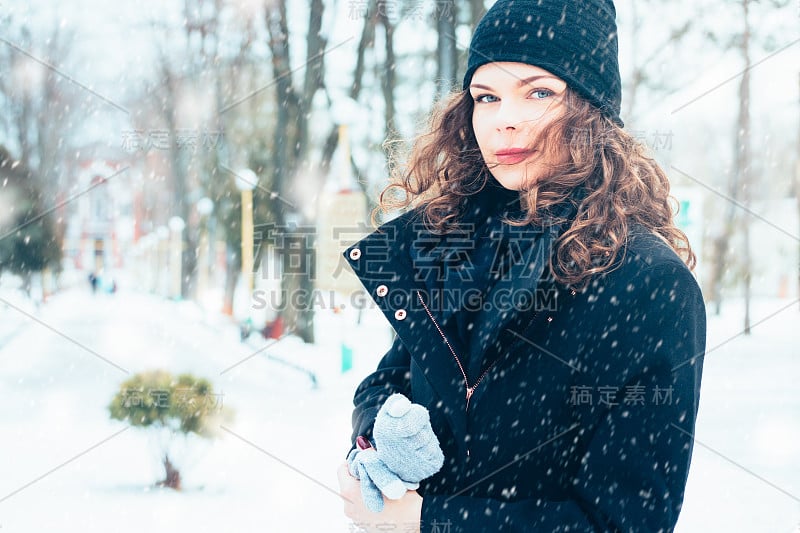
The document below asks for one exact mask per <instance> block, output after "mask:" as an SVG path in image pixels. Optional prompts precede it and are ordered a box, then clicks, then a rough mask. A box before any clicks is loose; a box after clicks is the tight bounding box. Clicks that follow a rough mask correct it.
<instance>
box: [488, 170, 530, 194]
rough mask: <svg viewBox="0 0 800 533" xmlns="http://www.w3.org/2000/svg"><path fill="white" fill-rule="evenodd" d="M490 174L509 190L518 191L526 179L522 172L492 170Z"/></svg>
mask: <svg viewBox="0 0 800 533" xmlns="http://www.w3.org/2000/svg"><path fill="white" fill-rule="evenodd" d="M492 176H494V179H496V180H497V182H498V183H499V184H500V185H502V186H503V187H504V188H506V189H508V190H510V191H519V190H520V189H522V187H523V185H524V184H525V183H526V182H527V181H528V179H527V178H526V177H525V174H524V173H522V172H508V171H505V172H503V171H500V172H492Z"/></svg>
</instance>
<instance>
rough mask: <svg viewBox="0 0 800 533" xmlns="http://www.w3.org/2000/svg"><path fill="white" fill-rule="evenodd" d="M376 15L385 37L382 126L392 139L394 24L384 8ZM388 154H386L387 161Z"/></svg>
mask: <svg viewBox="0 0 800 533" xmlns="http://www.w3.org/2000/svg"><path fill="white" fill-rule="evenodd" d="M378 13H379V15H378V17H379V21H380V23H381V26H383V29H384V33H385V37H386V38H385V39H384V49H385V53H386V64H385V65H384V69H383V72H384V75H383V78H382V79H381V89H382V90H383V109H384V121H385V124H384V127H385V128H386V134H385V138H386V140H393V139H395V138H396V137H397V131H396V129H395V120H394V114H395V109H394V89H395V85H396V82H395V80H396V76H395V65H396V62H395V56H394V26H393V25H392V22H391V21H390V20H389V17H388V16H387V15H386V10H385V9H379V10H378ZM388 157H389V155H388V154H387V163H388V162H389V161H388Z"/></svg>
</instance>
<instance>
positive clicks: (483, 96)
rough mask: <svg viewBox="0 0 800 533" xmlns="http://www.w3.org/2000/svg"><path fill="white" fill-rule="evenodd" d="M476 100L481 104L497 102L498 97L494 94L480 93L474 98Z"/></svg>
mask: <svg viewBox="0 0 800 533" xmlns="http://www.w3.org/2000/svg"><path fill="white" fill-rule="evenodd" d="M488 98H494V100H487V99H488ZM474 100H475V101H476V102H478V103H479V104H489V103H491V102H496V101H497V97H496V96H494V95H493V94H479V95H478V96H476V97H475V98H474Z"/></svg>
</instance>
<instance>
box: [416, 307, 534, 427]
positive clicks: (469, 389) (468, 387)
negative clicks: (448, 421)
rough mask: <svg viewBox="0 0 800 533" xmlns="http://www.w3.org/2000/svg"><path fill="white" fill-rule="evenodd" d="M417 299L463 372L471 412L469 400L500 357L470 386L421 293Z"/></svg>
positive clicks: (465, 374)
mask: <svg viewBox="0 0 800 533" xmlns="http://www.w3.org/2000/svg"><path fill="white" fill-rule="evenodd" d="M417 298H419V301H420V303H421V304H422V307H423V308H424V309H425V313H427V314H428V317H429V318H430V319H431V321H432V322H433V325H434V326H436V330H437V331H438V332H439V335H441V336H442V340H444V343H445V344H446V345H447V348H448V349H449V350H450V353H451V354H453V358H454V359H455V360H456V364H457V365H458V369H459V370H460V371H461V375H462V376H463V377H464V389H465V394H466V400H467V403H466V407H465V408H464V412H469V400H470V398H472V394H473V393H474V392H475V389H477V388H478V385H480V384H481V381H483V378H485V377H486V375H487V374H488V373H489V370H491V369H492V367H493V366H494V364H495V363H496V362H497V361H499V360H500V357H498V358H497V359H495V360H494V361H492V363H491V364H490V365H489V366H487V367H486V369H484V371H483V372H482V373H481V375H480V377H478V379H477V381H475V383H474V384H472V385H470V384H469V379H468V378H467V373H466V372H465V371H464V366H463V365H462V364H461V360H460V359H459V358H458V355H457V354H456V352H455V350H453V346H452V345H451V344H450V341H448V340H447V337H446V336H445V334H444V331H442V328H440V327H439V323H438V322H436V319H435V318H434V317H433V314H432V313H431V311H430V309H428V306H427V305H426V304H425V300H423V299H422V294H420V292H419V291H417ZM538 314H539V313H538V311H537V312H536V313H535V314H534V315H533V319H535V318H536V315H538ZM533 319H531V320H533Z"/></svg>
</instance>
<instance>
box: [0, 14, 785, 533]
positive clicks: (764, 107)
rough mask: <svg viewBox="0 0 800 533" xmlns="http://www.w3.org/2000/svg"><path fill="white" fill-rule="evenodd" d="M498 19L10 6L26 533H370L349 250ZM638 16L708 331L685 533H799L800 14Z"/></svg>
mask: <svg viewBox="0 0 800 533" xmlns="http://www.w3.org/2000/svg"><path fill="white" fill-rule="evenodd" d="M492 3H493V2H492V1H483V0H395V1H391V0H363V1H354V0H307V1H294V2H288V1H287V0H193V1H192V0H174V1H166V2H157V3H156V2H132V1H130V0H120V1H119V2H115V3H109V2H98V1H97V0H64V1H61V2H49V1H45V0H28V1H25V2H23V1H8V0H3V1H2V2H0V392H2V393H4V396H3V397H4V400H5V401H3V402H0V435H2V437H0V528H2V529H3V531H43V530H45V529H51V528H53V529H54V528H58V529H59V530H61V531H82V532H86V531H109V530H115V531H139V530H142V529H143V528H148V529H151V530H154V531H168V530H192V531H219V530H221V529H222V530H231V531H354V530H355V528H354V526H353V525H352V524H350V523H348V521H347V520H346V519H345V517H344V516H343V514H342V504H341V500H340V499H339V497H338V495H337V494H336V491H337V489H338V484H337V482H336V468H337V467H338V465H339V463H341V462H342V461H343V460H344V458H345V455H346V453H347V451H348V449H349V446H350V444H349V438H350V431H351V429H350V413H351V410H352V403H351V399H352V395H353V392H354V390H355V387H356V386H357V384H358V383H359V382H360V380H361V379H363V378H364V377H365V376H366V375H367V374H368V373H369V372H371V370H372V369H374V367H375V365H376V364H377V362H378V360H379V359H380V357H381V356H382V355H383V353H384V352H385V351H386V349H388V347H389V345H390V343H391V340H392V331H391V328H390V326H389V324H388V322H387V321H386V320H385V319H384V318H383V316H382V314H381V313H380V312H379V311H378V310H377V309H376V308H375V306H374V304H373V303H372V301H371V300H370V298H369V296H368V295H367V294H365V293H363V291H362V289H361V287H360V285H359V283H358V281H357V280H356V279H355V277H354V276H353V275H352V273H351V272H350V270H349V268H348V267H347V265H346V264H345V262H344V260H343V258H342V257H341V251H342V250H343V249H344V248H345V247H346V246H348V245H350V244H352V243H353V242H355V241H356V240H358V239H359V238H360V237H362V236H364V235H366V234H367V233H368V232H370V231H371V228H372V225H371V222H370V217H369V214H370V211H371V210H372V209H373V208H374V207H375V205H376V203H377V199H378V195H379V194H380V191H381V190H382V189H383V188H384V187H385V185H386V184H387V180H388V175H389V171H390V168H391V163H390V156H391V154H392V153H393V150H394V149H395V147H397V146H402V144H403V141H408V140H409V139H412V138H413V136H414V134H415V133H418V132H419V128H420V127H421V125H422V124H424V122H425V120H426V119H427V118H428V117H429V115H430V110H431V108H432V106H433V105H434V104H435V103H436V102H437V100H439V99H440V98H441V97H443V96H444V95H446V94H448V92H449V91H451V90H453V89H457V88H460V85H461V76H462V75H463V72H464V70H465V65H466V59H467V56H466V49H467V46H468V44H469V38H470V35H471V32H472V28H473V27H474V25H475V24H476V22H477V21H478V20H479V19H480V17H481V15H482V14H483V13H485V11H486V10H487V9H488V8H489V7H490V6H491V5H492ZM616 6H617V16H618V27H619V42H620V65H621V70H622V78H623V85H624V87H623V102H622V118H623V120H624V121H625V123H626V126H625V128H626V129H627V130H628V131H629V132H631V133H632V134H633V135H634V137H636V138H637V139H638V140H640V141H641V142H642V143H644V144H645V145H646V146H647V147H648V148H649V150H650V152H651V154H652V155H653V157H655V158H656V159H657V160H658V162H659V163H660V164H661V165H662V167H663V168H664V170H665V171H666V172H667V174H668V175H669V176H670V179H671V182H672V194H673V195H674V197H675V208H676V212H677V215H676V216H677V222H678V224H679V226H680V227H681V228H682V229H684V231H685V232H686V233H687V235H688V236H689V238H690V242H691V245H692V247H693V248H694V250H695V252H696V253H697V256H698V265H697V268H696V270H695V273H696V275H697V278H698V281H699V282H700V284H701V287H702V289H703V293H704V295H705V298H706V302H707V305H708V316H709V333H708V348H709V349H708V353H707V357H706V359H705V371H704V383H703V389H702V394H701V408H700V415H699V418H698V425H697V432H696V435H695V438H696V443H695V451H694V460H693V464H692V470H691V473H690V477H689V484H688V488H687V494H686V500H685V505H684V510H683V513H682V515H681V519H680V521H679V524H678V531H681V532H694V531H778V532H786V533H788V532H791V531H800V398H799V397H798V395H797V392H796V390H797V383H798V382H799V381H800V359H799V358H800V353H798V347H800V332H799V328H798V324H800V321H798V318H800V284H799V283H798V282H799V280H800V24H799V22H800V0H784V1H779V0H771V1H767V0H763V1H754V0H724V1H723V0H695V1H683V0H671V1H660V0H618V1H617V2H616ZM380 221H381V220H379V222H380ZM179 376H183V377H182V378H179ZM201 404H202V408H198V407H197V406H198V405H201ZM187 405H190V406H192V408H191V409H188V410H187V409H186V406H187ZM43 509H47V512H42V510H43ZM309 511H310V512H309Z"/></svg>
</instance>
